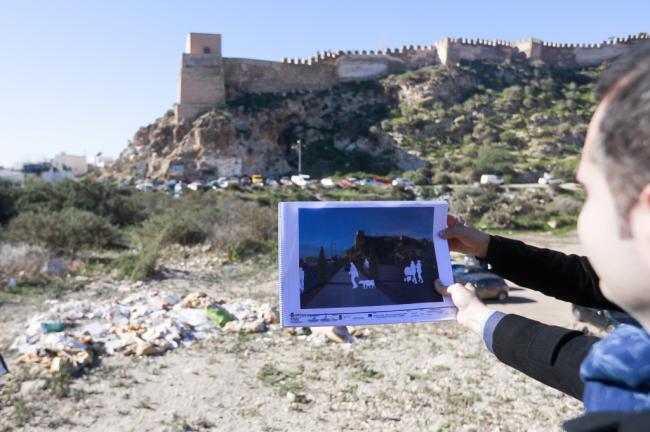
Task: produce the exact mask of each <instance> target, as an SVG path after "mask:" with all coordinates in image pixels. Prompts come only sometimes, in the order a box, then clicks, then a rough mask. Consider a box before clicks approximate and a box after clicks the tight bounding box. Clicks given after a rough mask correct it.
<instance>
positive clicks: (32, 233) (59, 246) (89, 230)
mask: <svg viewBox="0 0 650 432" xmlns="http://www.w3.org/2000/svg"><path fill="white" fill-rule="evenodd" d="M8 239H9V240H10V241H13V242H25V243H28V244H32V245H40V246H43V247H45V248H47V249H49V250H51V251H52V252H54V253H57V254H59V253H64V254H72V255H74V254H76V253H77V252H78V251H80V250H82V249H87V248H101V247H106V246H109V245H112V244H114V243H115V242H117V240H118V239H119V235H118V232H117V230H116V228H115V227H114V226H113V225H111V224H110V223H109V222H108V221H107V220H106V219H105V218H103V217H100V216H97V215H95V214H93V213H90V212H87V211H84V210H78V209H75V208H67V209H64V210H61V211H52V212H46V211H30V212H26V213H21V214H19V215H18V216H16V217H15V218H14V219H12V221H11V222H10V224H9V228H8Z"/></svg>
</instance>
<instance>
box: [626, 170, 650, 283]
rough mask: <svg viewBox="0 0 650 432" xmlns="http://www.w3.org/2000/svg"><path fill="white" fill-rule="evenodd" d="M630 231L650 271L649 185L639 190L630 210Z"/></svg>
mask: <svg viewBox="0 0 650 432" xmlns="http://www.w3.org/2000/svg"><path fill="white" fill-rule="evenodd" d="M630 231H631V233H632V239H633V241H634V243H635V245H636V247H637V250H638V252H639V253H640V254H641V258H642V260H643V261H644V262H645V263H646V269H647V270H649V271H650V183H648V184H647V185H645V187H644V188H643V189H642V190H641V193H640V194H639V198H638V199H637V201H636V204H634V206H633V207H632V209H631V210H630Z"/></svg>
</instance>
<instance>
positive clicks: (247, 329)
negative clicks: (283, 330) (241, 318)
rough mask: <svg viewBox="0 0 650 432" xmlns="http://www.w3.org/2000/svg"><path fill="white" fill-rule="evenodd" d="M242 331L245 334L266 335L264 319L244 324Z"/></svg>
mask: <svg viewBox="0 0 650 432" xmlns="http://www.w3.org/2000/svg"><path fill="white" fill-rule="evenodd" d="M241 330H242V331H243V332H244V333H264V332H265V331H266V323H265V322H264V320H263V319H258V320H255V321H248V322H244V324H243V325H242V329H241Z"/></svg>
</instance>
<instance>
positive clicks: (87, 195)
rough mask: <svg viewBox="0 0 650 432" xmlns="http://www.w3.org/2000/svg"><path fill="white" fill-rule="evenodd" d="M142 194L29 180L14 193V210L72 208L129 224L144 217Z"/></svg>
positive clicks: (69, 182) (88, 184)
mask: <svg viewBox="0 0 650 432" xmlns="http://www.w3.org/2000/svg"><path fill="white" fill-rule="evenodd" d="M142 195H143V194H142V193H139V192H137V191H129V190H122V191H120V190H118V189H117V188H116V187H115V186H113V185H104V184H101V183H97V182H92V181H90V180H82V181H72V180H65V181H63V182H61V183H56V184H53V183H47V182H44V181H41V180H31V181H28V182H26V183H25V187H24V188H23V189H21V190H20V191H19V192H18V193H17V194H16V199H15V207H16V211H18V212H30V211H31V212H38V211H60V210H63V209H65V208H76V209H79V210H85V211H88V212H91V213H95V214H96V215H98V216H102V217H104V218H106V219H107V220H108V221H109V222H111V223H113V224H116V225H131V224H135V223H137V222H140V221H142V220H144V219H145V218H146V216H147V213H146V212H145V211H144V209H143V206H142V203H143V202H145V203H146V202H147V200H146V199H144V200H143V197H142ZM152 195H153V194H152Z"/></svg>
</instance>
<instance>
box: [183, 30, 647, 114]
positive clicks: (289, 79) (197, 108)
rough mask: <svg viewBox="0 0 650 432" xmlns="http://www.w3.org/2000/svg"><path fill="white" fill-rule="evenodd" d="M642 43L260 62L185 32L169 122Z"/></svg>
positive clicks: (580, 62)
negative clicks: (400, 77)
mask: <svg viewBox="0 0 650 432" xmlns="http://www.w3.org/2000/svg"><path fill="white" fill-rule="evenodd" d="M648 42H650V37H649V36H648V35H646V34H639V35H636V36H627V37H625V38H616V39H611V40H608V41H605V42H602V43H598V44H578V45H576V44H558V43H549V42H543V41H541V40H538V39H524V40H521V41H517V42H508V41H502V40H484V39H450V38H445V39H442V40H441V41H439V42H437V43H435V44H432V45H427V46H421V45H417V46H413V45H409V46H402V47H401V48H399V49H387V50H385V51H372V50H370V51H365V50H364V51H338V52H332V51H326V52H323V53H321V52H319V53H317V54H316V55H315V56H313V57H311V58H309V59H287V58H285V59H283V60H282V61H267V60H254V59H243V58H224V57H222V55H221V35H219V34H206V33H190V34H189V35H188V36H187V40H186V45H185V52H184V53H183V56H182V60H181V69H180V81H179V88H178V99H177V104H176V108H175V114H176V121H177V123H183V122H187V121H191V120H193V119H194V118H196V117H197V116H198V115H199V114H201V113H203V112H205V111H207V110H209V109H211V108H213V107H215V106H219V105H222V104H223V103H225V102H226V101H228V100H232V99H234V98H236V97H237V96H239V95H241V94H245V93H282V92H290V91H297V90H323V89H326V88H328V87H331V86H334V85H336V84H339V83H341V82H346V81H362V80H369V79H377V78H381V77H383V76H386V75H388V74H392V73H400V72H403V71H406V70H409V69H416V68H420V67H423V66H426V65H431V64H445V65H446V64H455V63H458V62H460V61H461V60H491V61H498V62H501V61H505V60H507V59H509V58H511V57H513V56H517V55H520V56H525V57H526V58H527V59H529V60H530V61H535V60H541V61H543V62H545V63H547V64H552V65H558V66H563V67H569V68H581V67H587V66H595V65H598V64H600V63H603V62H605V61H611V60H613V59H615V58H616V57H618V56H620V55H621V54H624V53H626V52H628V51H629V50H630V49H632V48H633V47H634V46H636V45H639V44H645V43H648Z"/></svg>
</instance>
